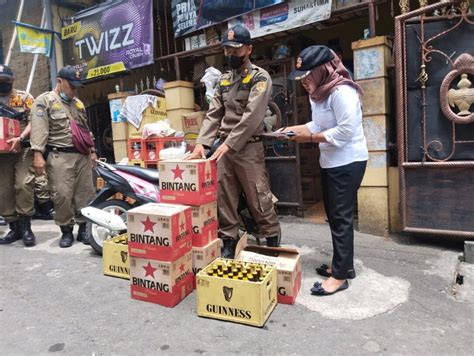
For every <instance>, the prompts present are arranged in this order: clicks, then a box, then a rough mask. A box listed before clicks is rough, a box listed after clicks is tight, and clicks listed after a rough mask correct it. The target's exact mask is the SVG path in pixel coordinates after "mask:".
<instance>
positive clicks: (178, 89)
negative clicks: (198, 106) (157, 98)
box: [164, 80, 194, 131]
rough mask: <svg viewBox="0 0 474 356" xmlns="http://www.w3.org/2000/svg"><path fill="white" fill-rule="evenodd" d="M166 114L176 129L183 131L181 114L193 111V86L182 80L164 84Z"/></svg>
mask: <svg viewBox="0 0 474 356" xmlns="http://www.w3.org/2000/svg"><path fill="white" fill-rule="evenodd" d="M164 89H165V97H166V116H167V117H168V119H169V120H170V125H171V127H172V128H173V129H175V130H176V131H183V123H182V115H183V114H187V113H190V112H193V111H194V86H193V83H191V82H185V81H182V80H178V81H174V82H168V83H165V85H164Z"/></svg>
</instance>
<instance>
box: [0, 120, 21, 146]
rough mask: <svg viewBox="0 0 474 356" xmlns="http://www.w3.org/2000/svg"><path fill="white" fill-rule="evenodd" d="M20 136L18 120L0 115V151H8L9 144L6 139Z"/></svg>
mask: <svg viewBox="0 0 474 356" xmlns="http://www.w3.org/2000/svg"><path fill="white" fill-rule="evenodd" d="M19 136H20V121H18V120H15V119H9V118H8V117H0V153H9V152H10V148H11V145H10V144H9V143H7V141H8V140H9V139H11V138H15V137H19Z"/></svg>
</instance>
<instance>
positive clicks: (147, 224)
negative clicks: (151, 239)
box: [141, 216, 156, 233]
mask: <svg viewBox="0 0 474 356" xmlns="http://www.w3.org/2000/svg"><path fill="white" fill-rule="evenodd" d="M141 223H142V224H143V225H145V230H143V232H147V231H151V232H153V233H154V232H155V229H154V226H155V225H156V223H154V222H153V221H151V220H150V217H149V216H147V217H146V220H144V221H142V222H141Z"/></svg>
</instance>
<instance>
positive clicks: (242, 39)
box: [189, 25, 280, 258]
mask: <svg viewBox="0 0 474 356" xmlns="http://www.w3.org/2000/svg"><path fill="white" fill-rule="evenodd" d="M222 45H223V47H224V52H225V55H226V56H228V59H229V62H230V63H229V64H230V66H231V68H232V70H231V71H228V72H225V73H224V74H222V76H221V77H220V79H219V86H218V88H217V90H216V93H215V95H214V97H213V99H212V101H211V103H210V105H209V111H208V112H207V116H206V119H205V121H204V123H203V127H202V129H201V131H200V132H199V136H198V138H197V140H196V143H197V144H196V147H195V150H194V152H193V153H192V154H191V155H190V157H189V159H192V158H196V157H204V156H205V147H211V146H212V144H213V142H214V140H215V138H216V135H217V136H218V137H219V139H220V142H221V145H220V146H219V148H218V149H217V150H216V151H215V153H214V154H213V156H212V157H211V159H217V162H218V167H217V170H218V182H219V187H218V202H217V203H218V209H219V236H220V238H221V239H223V243H224V248H223V251H222V253H223V257H226V258H233V257H234V254H235V247H236V245H237V242H238V238H239V215H238V203H239V196H240V192H241V190H243V192H244V193H245V196H246V199H247V205H248V207H249V210H250V212H251V213H252V216H253V218H254V219H255V221H256V222H257V224H258V226H259V229H260V233H261V235H262V236H263V237H266V238H267V245H268V246H277V245H278V239H279V238H278V235H279V233H280V224H279V222H278V217H277V215H276V212H275V209H274V206H273V201H272V196H273V195H272V192H271V191H270V185H269V180H268V173H267V171H266V167H265V157H264V148H263V143H262V142H261V138H260V134H262V133H263V127H264V124H263V120H264V118H265V113H266V111H267V107H268V101H269V98H270V95H271V92H272V81H271V78H270V76H269V74H268V73H267V72H266V71H265V70H264V69H262V68H259V67H257V66H255V65H253V64H252V63H251V62H250V60H249V56H250V54H251V53H252V45H251V39H250V33H249V31H248V30H247V29H246V28H245V27H243V26H240V25H239V26H235V27H233V28H231V29H229V30H228V31H227V32H226V33H225V34H224V36H223V41H222Z"/></svg>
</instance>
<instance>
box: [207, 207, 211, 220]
mask: <svg viewBox="0 0 474 356" xmlns="http://www.w3.org/2000/svg"><path fill="white" fill-rule="evenodd" d="M207 217H208V218H210V217H211V209H208V210H207Z"/></svg>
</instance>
